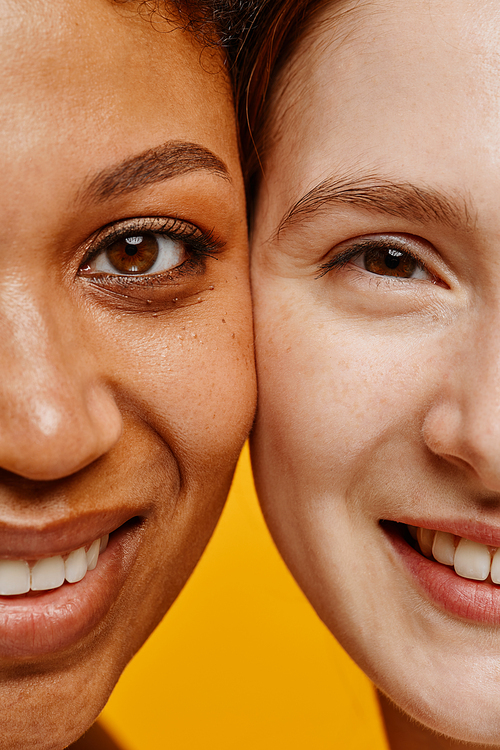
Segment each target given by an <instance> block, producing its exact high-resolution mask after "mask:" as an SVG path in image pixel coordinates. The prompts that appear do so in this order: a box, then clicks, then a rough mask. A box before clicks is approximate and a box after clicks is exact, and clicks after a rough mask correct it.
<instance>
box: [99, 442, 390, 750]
mask: <svg viewBox="0 0 500 750" xmlns="http://www.w3.org/2000/svg"><path fill="white" fill-rule="evenodd" d="M138 616H140V613H138ZM101 722H102V723H103V725H104V726H105V728H106V729H107V730H108V731H109V732H110V734H112V735H113V736H114V737H115V738H116V740H117V741H118V742H119V743H120V744H121V746H122V747H123V748H124V750H165V748H172V749H173V750H256V749H257V748H258V750H295V749H296V750H299V749H300V750H304V749H305V748H307V750H326V749H327V748H329V749H331V748H341V749H342V750H366V749H367V748H370V750H387V745H386V742H385V739H384V734H383V729H382V725H381V721H380V716H379V713H378V708H377V704H376V701H375V697H374V693H373V689H372V687H371V685H370V683H369V681H368V680H367V678H366V677H365V676H364V675H363V674H362V672H361V671H360V670H359V669H358V668H357V667H356V666H355V665H354V664H353V662H352V661H351V660H350V659H349V657H348V656H347V655H346V654H345V652H344V651H343V650H342V649H341V647H340V646H339V645H338V644H337V643H336V641H335V640H334V639H333V637H332V636H331V634H330V633H329V632H328V631H327V629H326V628H325V626H324V625H323V624H322V623H321V622H320V620H319V619H318V617H317V616H316V615H315V613H314V611H313V610H312V608H311V607H310V605H309V604H308V602H307V600H306V599H305V597H304V596H303V594H302V593H301V592H300V590H299V589H298V587H297V586H296V584H295V583H294V581H293V579H292V577H291V576H290V574H289V572H288V570H287V568H286V567H285V565H284V563H283V562H282V561H281V558H280V557H279V555H278V553H277V551H276V549H275V547H274V545H273V542H272V540H271V538H270V536H269V534H268V532H267V529H266V527H265V524H264V521H263V519H262V516H261V514H260V510H259V508H258V505H257V500H256V497H255V491H254V487H253V482H252V475H251V470H250V460H249V455H248V448H247V446H245V449H244V451H243V454H242V457H241V459H240V462H239V465H238V469H237V472H236V475H235V478H234V482H233V487H232V490H231V494H230V497H229V501H228V504H227V506H226V509H225V510H224V513H223V515H222V518H221V521H220V523H219V526H218V527H217V531H216V533H215V535H214V537H213V539H212V541H211V542H210V544H209V546H208V548H207V550H206V552H205V554H204V556H203V558H202V560H201V562H200V564H199V566H198V567H197V569H196V571H195V572H194V574H193V576H192V577H191V579H190V581H189V583H188V585H187V586H186V588H185V589H184V591H183V592H182V594H181V595H180V597H179V599H178V600H177V602H176V603H175V605H174V606H173V607H172V609H171V610H170V612H169V614H168V615H167V617H166V618H165V619H164V621H163V622H162V624H161V625H160V627H158V628H157V630H156V631H155V633H154V634H153V636H152V637H151V638H150V639H149V641H148V642H147V644H146V645H145V646H144V647H143V648H142V650H141V651H140V653H139V654H138V655H137V656H136V657H135V659H134V660H133V661H132V662H131V663H130V664H129V666H128V667H127V669H126V671H125V673H124V674H123V676H122V678H121V680H120V682H119V683H118V685H117V687H116V688H115V691H114V693H113V695H112V697H111V699H110V701H109V703H108V705H107V706H106V708H105V709H104V711H103V713H102V715H101Z"/></svg>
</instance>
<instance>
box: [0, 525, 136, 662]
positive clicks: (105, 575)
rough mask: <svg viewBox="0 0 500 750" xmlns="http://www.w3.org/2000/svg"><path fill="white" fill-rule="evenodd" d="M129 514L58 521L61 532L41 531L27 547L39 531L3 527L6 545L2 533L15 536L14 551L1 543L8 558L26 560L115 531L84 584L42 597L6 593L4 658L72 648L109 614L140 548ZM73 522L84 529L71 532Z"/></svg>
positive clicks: (1, 632)
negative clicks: (65, 521) (126, 516)
mask: <svg viewBox="0 0 500 750" xmlns="http://www.w3.org/2000/svg"><path fill="white" fill-rule="evenodd" d="M128 515H129V517H128V518H118V517H117V516H115V519H114V521H115V522H114V523H113V521H112V520H111V518H110V517H106V518H103V516H100V517H99V518H91V519H85V521H83V522H82V521H81V520H80V523H78V522H77V521H75V522H71V524H67V525H65V526H64V527H63V526H61V525H58V528H59V532H57V527H53V528H51V529H50V530H49V533H48V539H47V537H45V532H39V534H40V536H41V537H42V540H40V539H38V540H36V536H37V535H36V534H35V541H32V542H31V543H30V544H28V545H24V546H23V547H22V549H21V544H22V540H23V537H24V538H25V541H26V540H29V539H31V540H33V530H30V531H29V532H28V530H27V529H15V533H14V534H12V533H10V534H9V531H8V530H7V529H5V528H4V529H2V530H0V544H1V541H2V537H6V538H9V540H10V541H9V544H8V545H7V546H8V551H5V552H4V548H2V547H0V549H2V553H3V554H2V556H3V557H9V558H12V557H17V558H21V559H22V558H24V559H27V558H30V557H33V558H34V557H43V556H49V555H54V554H62V553H64V552H65V551H67V548H68V547H69V549H71V548H72V547H74V546H75V544H76V545H78V546H83V545H84V543H85V541H87V539H89V540H91V539H92V538H93V535H94V533H97V534H99V533H101V535H104V534H105V533H109V532H112V533H111V536H110V539H109V544H108V547H107V549H106V550H105V551H104V552H103V553H102V554H101V555H100V556H99V562H98V565H97V567H96V568H95V569H94V570H90V571H89V572H88V573H87V575H86V576H85V578H83V579H82V580H81V581H79V582H78V583H64V584H63V585H62V586H60V587H59V588H56V589H52V590H50V591H47V592H41V593H39V594H37V595H36V596H33V595H26V596H16V597H5V596H0V658H6V659H12V658H14V659H19V658H26V657H28V658H29V657H33V656H41V655H43V654H51V653H54V652H56V651H60V650H63V649H66V648H69V647H70V646H72V645H73V644H76V643H77V642H78V641H80V640H81V639H82V638H84V637H85V636H87V635H88V634H89V633H90V632H91V631H92V630H93V629H94V628H95V627H96V626H97V625H98V624H99V623H100V622H101V621H102V620H103V619H104V618H105V616H106V614H107V612H108V611H109V609H110V608H111V606H112V604H113V603H114V601H115V600H116V599H117V598H118V595H119V593H120V591H121V589H122V587H123V585H124V583H125V580H126V578H127V576H128V574H129V571H130V568H131V567H132V565H133V563H134V561H135V559H136V556H137V552H138V549H139V541H140V533H137V532H140V526H139V524H138V523H133V522H132V519H130V513H129V514H128ZM133 520H134V521H135V520H137V521H138V520H139V519H137V518H134V519H133ZM87 521H88V523H87ZM116 521H118V523H116ZM120 521H121V523H120ZM127 521H131V522H130V523H127ZM72 526H74V527H75V528H74V529H73V530H74V531H75V530H76V528H78V532H77V533H75V534H71V531H72V528H71V527H72ZM82 526H83V528H82ZM10 532H12V529H10ZM57 533H58V534H59V536H58V539H59V543H58V544H57V545H53V546H52V547H51V548H50V550H49V543H50V539H51V538H52V537H53V536H54V535H57ZM83 534H85V536H86V539H85V540H84V539H83V536H82V535H83ZM43 537H45V539H43ZM70 538H71V540H72V541H71V543H70V541H69V540H70ZM73 540H74V541H73Z"/></svg>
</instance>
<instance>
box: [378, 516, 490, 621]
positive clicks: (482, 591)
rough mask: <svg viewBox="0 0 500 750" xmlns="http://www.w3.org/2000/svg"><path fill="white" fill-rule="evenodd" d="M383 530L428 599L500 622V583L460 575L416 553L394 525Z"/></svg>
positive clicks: (469, 616)
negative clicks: (495, 583) (469, 578)
mask: <svg viewBox="0 0 500 750" xmlns="http://www.w3.org/2000/svg"><path fill="white" fill-rule="evenodd" d="M412 525H413V524H412ZM415 525H416V524H415ZM426 527H427V526H426ZM428 528H431V527H430V526H429V527H428ZM432 528H435V527H432ZM383 529H384V532H385V534H386V536H387V538H388V539H389V540H390V542H391V545H392V547H393V549H394V550H395V551H396V553H397V555H398V557H399V558H400V559H401V560H402V562H403V564H404V566H405V568H406V570H407V571H408V572H409V574H410V576H411V578H412V579H413V581H414V582H416V583H417V586H418V587H419V589H420V590H421V591H422V592H423V593H424V595H426V596H427V598H429V599H430V600H431V601H432V602H434V603H435V604H437V605H438V606H439V607H441V608H442V609H445V610H446V611H448V612H450V613H451V614H454V615H456V616H458V617H461V618H464V619H466V620H473V621H475V622H482V623H487V624H489V625H500V586H495V585H494V584H493V583H490V582H488V581H470V580H468V579H466V578H460V576H458V575H457V574H456V573H455V571H454V570H453V569H452V568H449V567H447V566H445V565H441V563H438V562H435V561H434V560H428V559H427V558H426V557H424V556H423V555H421V554H419V553H418V552H416V551H415V550H414V549H413V548H412V547H411V546H410V545H409V544H408V543H407V542H406V541H405V540H404V539H403V538H402V537H401V536H400V535H399V534H398V533H397V532H396V531H395V530H394V528H391V526H389V525H388V526H384V527H383ZM443 530H444V529H443ZM447 530H449V525H448V526H447ZM452 533H457V532H452ZM459 536H462V534H459ZM464 536H465V534H464ZM467 538H468V539H470V538H471V537H470V536H467ZM473 541H475V540H473ZM482 544H484V542H482ZM492 546H500V545H492Z"/></svg>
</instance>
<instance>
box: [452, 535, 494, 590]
mask: <svg viewBox="0 0 500 750" xmlns="http://www.w3.org/2000/svg"><path fill="white" fill-rule="evenodd" d="M454 565H455V573H458V575H459V576H462V578H472V580H473V581H485V580H486V579H487V578H488V576H489V574H490V566H491V556H490V553H489V550H488V548H487V547H485V546H484V544H478V543H477V542H471V541H469V539H461V540H460V541H459V543H458V547H457V548H456V550H455V561H454Z"/></svg>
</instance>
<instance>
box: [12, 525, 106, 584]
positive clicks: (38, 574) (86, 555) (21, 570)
mask: <svg viewBox="0 0 500 750" xmlns="http://www.w3.org/2000/svg"><path fill="white" fill-rule="evenodd" d="M108 540H109V534H105V536H103V537H102V538H101V539H96V540H95V541H94V542H92V544H91V545H90V547H89V549H88V550H87V552H86V551H85V547H80V549H75V550H73V552H70V553H69V555H68V556H67V558H66V560H63V558H62V557H61V556H60V555H56V556H54V557H44V558H42V559H41V560H37V562H36V563H34V564H33V565H32V566H31V569H30V566H29V564H28V563H27V562H26V561H25V560H2V559H0V596H15V595H16V594H27V593H28V591H29V590H30V589H31V590H32V591H48V590H50V589H57V588H59V587H60V586H62V585H63V583H64V581H67V582H68V583H77V582H78V581H81V580H82V579H83V578H85V575H86V574H87V571H88V570H94V568H95V567H96V566H97V563H98V561H99V554H100V552H103V551H104V550H105V549H106V547H107V545H108Z"/></svg>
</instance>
